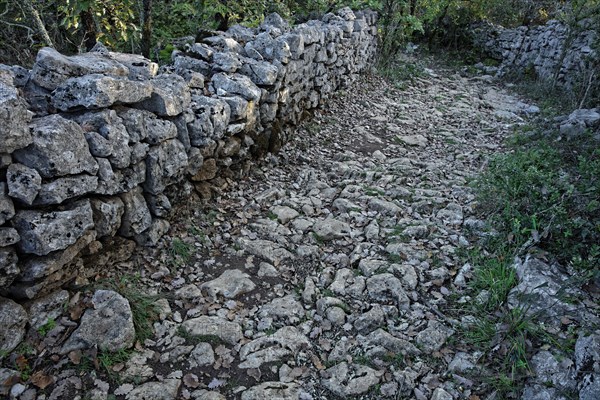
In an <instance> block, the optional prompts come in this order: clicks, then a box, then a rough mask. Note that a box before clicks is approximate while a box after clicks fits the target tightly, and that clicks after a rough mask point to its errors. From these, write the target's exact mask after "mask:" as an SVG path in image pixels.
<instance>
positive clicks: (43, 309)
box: [29, 290, 69, 329]
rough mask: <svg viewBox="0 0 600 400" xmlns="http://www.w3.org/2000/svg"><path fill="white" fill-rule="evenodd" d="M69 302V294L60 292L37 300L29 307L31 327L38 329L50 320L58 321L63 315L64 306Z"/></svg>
mask: <svg viewBox="0 0 600 400" xmlns="http://www.w3.org/2000/svg"><path fill="white" fill-rule="evenodd" d="M68 301H69V292H67V291H66V290H58V291H56V292H54V293H51V294H49V295H47V296H44V297H42V298H39V299H36V300H35V301H33V302H32V303H31V305H30V306H29V326H30V327H31V328H33V329H38V328H39V327H41V326H43V325H44V324H46V323H47V322H48V321H50V320H55V321H56V320H57V319H58V317H59V316H60V315H61V314H62V313H63V307H64V305H65V304H66V303H67V302H68Z"/></svg>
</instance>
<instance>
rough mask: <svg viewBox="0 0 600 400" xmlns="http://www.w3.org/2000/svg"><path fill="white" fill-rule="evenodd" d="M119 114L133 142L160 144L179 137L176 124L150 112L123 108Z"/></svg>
mask: <svg viewBox="0 0 600 400" xmlns="http://www.w3.org/2000/svg"><path fill="white" fill-rule="evenodd" d="M118 113H119V117H121V118H122V119H123V124H124V125H125V127H126V128H127V132H128V133H129V137H130V141H132V142H139V141H142V140H143V141H146V142H148V143H150V144H158V143H160V142H164V141H165V140H168V139H173V138H176V137H177V136H178V131H177V125H176V124H175V123H173V122H171V121H168V120H163V119H160V118H157V117H156V115H154V114H153V113H151V112H150V111H146V110H138V109H135V108H123V109H121V110H119V112H118Z"/></svg>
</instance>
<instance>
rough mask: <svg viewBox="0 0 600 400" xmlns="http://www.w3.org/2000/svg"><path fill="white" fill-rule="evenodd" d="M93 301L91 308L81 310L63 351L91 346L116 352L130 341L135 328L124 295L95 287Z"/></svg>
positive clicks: (126, 346) (127, 345) (128, 344)
mask: <svg viewBox="0 0 600 400" xmlns="http://www.w3.org/2000/svg"><path fill="white" fill-rule="evenodd" d="M92 304H93V306H94V308H93V309H88V310H86V312H85V313H84V314H83V317H82V318H81V323H80V324H79V327H78V328H77V329H76V330H75V331H74V332H73V333H72V334H71V336H70V337H69V339H67V341H66V342H65V344H64V345H63V347H62V349H61V353H62V354H66V353H68V352H70V351H72V350H77V349H87V348H90V347H92V346H98V349H101V350H104V351H110V352H115V351H119V350H123V349H128V348H130V347H131V346H132V345H133V342H134V340H135V328H134V326H133V316H132V313H131V307H130V306H129V302H128V301H127V299H125V298H124V297H123V296H121V295H120V294H118V293H116V292H114V291H112V290H97V291H96V293H94V297H93V298H92Z"/></svg>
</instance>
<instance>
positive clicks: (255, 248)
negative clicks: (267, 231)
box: [238, 238, 294, 263]
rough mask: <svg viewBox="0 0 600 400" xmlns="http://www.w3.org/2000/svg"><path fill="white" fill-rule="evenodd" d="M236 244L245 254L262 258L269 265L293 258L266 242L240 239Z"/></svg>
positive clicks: (284, 250)
mask: <svg viewBox="0 0 600 400" xmlns="http://www.w3.org/2000/svg"><path fill="white" fill-rule="evenodd" d="M238 242H239V244H240V246H241V247H242V248H243V249H244V250H245V251H246V252H248V253H250V254H253V255H255V256H259V257H262V258H264V259H265V260H267V261H269V262H270V263H275V262H277V263H278V262H280V261H282V260H286V259H291V258H294V256H293V254H292V253H290V252H289V251H287V250H286V249H284V248H282V247H281V246H279V245H277V244H275V243H273V242H271V241H268V240H260V239H259V240H250V239H246V238H240V239H239V241H238Z"/></svg>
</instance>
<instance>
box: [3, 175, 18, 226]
mask: <svg viewBox="0 0 600 400" xmlns="http://www.w3.org/2000/svg"><path fill="white" fill-rule="evenodd" d="M6 191H7V188H6V183H4V182H0V225H4V223H5V222H6V221H9V220H10V219H11V218H12V217H13V216H14V215H15V205H14V204H13V201H12V200H11V199H10V197H8V196H7V193H6Z"/></svg>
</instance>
